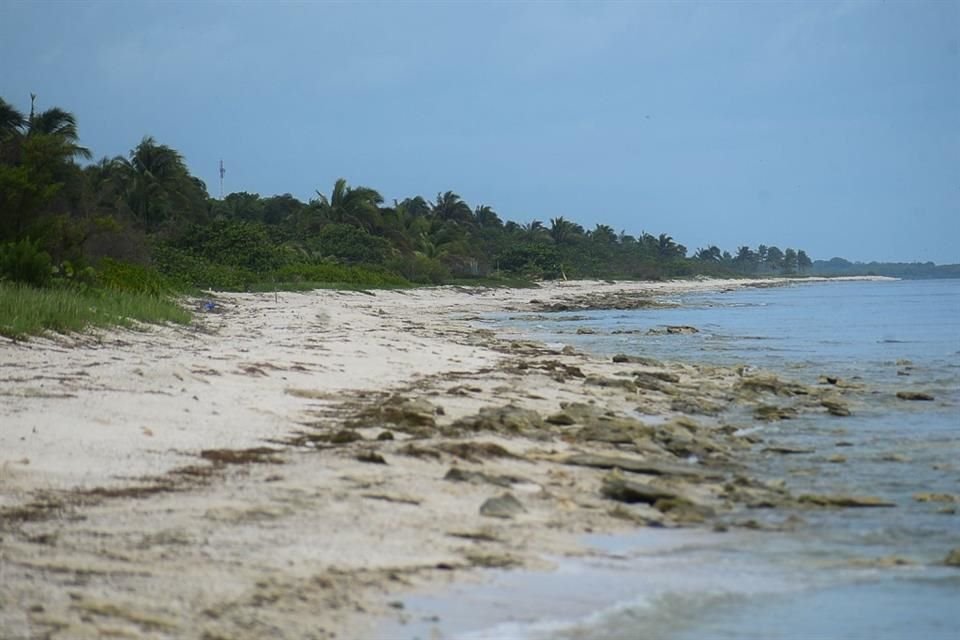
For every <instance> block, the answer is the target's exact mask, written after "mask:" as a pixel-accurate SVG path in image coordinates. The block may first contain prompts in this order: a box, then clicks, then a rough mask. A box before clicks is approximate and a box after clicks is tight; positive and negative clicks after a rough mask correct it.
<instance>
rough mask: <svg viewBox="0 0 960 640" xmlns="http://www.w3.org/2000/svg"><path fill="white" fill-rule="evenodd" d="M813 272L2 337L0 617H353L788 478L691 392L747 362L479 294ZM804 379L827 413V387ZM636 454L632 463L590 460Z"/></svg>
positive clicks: (233, 300) (121, 625)
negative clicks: (769, 472)
mask: <svg viewBox="0 0 960 640" xmlns="http://www.w3.org/2000/svg"><path fill="white" fill-rule="evenodd" d="M857 279H871V278H857ZM813 281H814V280H811V279H800V280H796V281H791V280H783V279H768V280H690V281H674V282H663V283H624V282H618V283H608V282H569V283H567V282H556V283H546V284H544V285H542V286H540V287H538V288H535V289H471V288H466V287H440V288H433V289H418V290H412V291H376V292H337V291H316V292H311V293H305V294H295V293H279V294H217V295H216V296H215V297H211V300H212V301H213V303H214V304H213V305H212V308H211V309H210V310H209V311H208V312H205V313H198V322H197V324H196V326H195V327H191V328H187V329H183V328H172V327H162V328H147V329H146V330H145V331H141V332H134V331H115V332H104V333H99V334H91V335H84V336H74V337H56V338H45V339H36V340H31V341H28V342H24V343H13V342H4V343H2V344H0V376H2V387H0V389H2V393H3V397H4V404H3V409H2V413H0V421H2V423H3V425H4V426H3V429H2V431H0V451H2V454H0V455H2V458H0V480H2V482H0V487H2V489H0V536H2V540H0V576H2V577H3V580H0V585H2V586H0V603H2V607H0V628H3V629H5V630H11V633H12V634H13V635H12V637H17V638H19V637H24V638H32V637H64V638H66V637H96V636H98V635H103V634H105V633H116V634H120V635H122V634H124V633H126V634H128V635H135V636H137V637H158V638H160V637H164V638H165V637H203V638H218V637H224V638H226V637H231V638H244V637H251V638H252V637H263V636H264V634H269V635H271V636H272V637H290V638H300V637H318V638H325V637H341V638H342V637H365V634H369V633H371V632H373V629H374V628H375V625H376V624H378V621H380V620H382V619H384V618H385V617H390V616H395V617H398V618H402V616H403V615H404V614H403V612H402V611H400V610H398V609H397V608H396V607H394V606H392V605H391V602H392V601H391V596H392V595H394V594H397V593H403V592H408V591H410V590H412V589H416V588H419V587H422V586H424V585H443V584H446V583H450V582H453V581H457V582H459V581H463V580H469V579H472V576H476V575H477V571H478V570H479V569H483V568H489V567H524V568H543V567H545V566H546V564H547V561H546V560H545V558H547V557H549V556H557V557H563V556H576V555H577V554H580V553H583V552H584V546H583V542H582V537H583V535H584V534H586V533H603V532H611V533H612V532H618V531H630V530H633V529H635V528H636V527H640V526H646V525H651V524H652V525H656V526H676V525H696V524H700V523H713V522H715V521H716V518H717V516H718V514H719V515H720V516H723V515H724V514H726V513H729V514H730V516H731V517H734V516H735V514H736V513H737V509H738V508H739V507H741V506H742V505H744V504H746V503H748V502H750V501H752V500H770V501H776V500H786V499H788V497H787V496H784V495H783V494H782V492H781V491H780V489H779V488H778V487H776V486H772V485H767V484H765V483H763V482H762V481H760V480H757V479H754V478H751V477H750V476H749V475H748V474H747V470H746V469H745V467H744V466H743V460H742V458H743V456H744V455H745V452H747V451H749V448H750V446H751V443H750V441H749V440H748V439H745V438H742V437H741V436H740V435H737V434H735V433H733V432H731V431H729V430H726V431H725V430H722V429H720V428H719V427H721V426H722V425H720V424H719V423H717V422H716V421H714V420H712V418H711V416H710V413H711V410H712V409H711V407H713V406H714V405H717V404H719V403H723V402H728V401H733V399H734V396H735V395H736V398H737V401H740V402H744V403H746V404H747V405H749V406H751V407H753V406H754V405H759V404H761V402H760V400H759V399H758V397H754V396H753V395H750V394H756V393H761V392H762V391H763V390H762V389H761V390H760V391H757V390H755V389H754V390H750V389H748V390H747V391H749V392H750V393H746V392H742V391H743V386H744V375H743V372H742V371H740V372H737V371H735V370H733V369H729V368H721V367H706V366H703V367H698V366H694V365H680V364H676V363H655V362H649V361H643V360H642V359H640V360H634V361H631V360H629V359H627V360H624V361H621V362H610V361H609V360H603V359H599V358H595V357H593V356H590V355H588V354H583V353H578V352H576V351H573V350H570V349H566V350H564V349H562V348H560V347H556V348H552V347H546V346H544V345H540V344H536V343H530V342H527V341H524V340H523V339H522V337H520V336H504V335H497V334H496V333H494V332H492V331H490V330H489V329H484V328H482V327H479V326H478V323H477V319H478V318H480V317H481V315H482V314H487V313H496V312H512V311H517V312H521V311H537V310H544V308H545V305H553V306H552V307H546V308H547V309H548V310H549V309H551V308H553V309H556V308H558V307H557V306H556V305H558V304H559V305H565V307H563V308H566V309H588V308H591V306H590V305H591V300H593V301H595V303H596V305H597V306H602V305H606V304H609V303H610V299H611V297H612V298H614V299H616V300H618V301H621V302H623V301H626V302H625V304H629V303H630V301H636V302H637V303H638V304H647V303H651V304H655V303H657V301H658V300H662V299H664V298H669V297H674V296H682V295H685V294H692V293H698V292H708V291H730V290H737V289H740V288H744V287H757V286H780V285H785V284H792V283H800V284H803V283H807V282H813ZM816 281H820V280H816ZM191 304H195V305H197V306H198V308H199V304H200V303H199V301H194V302H191ZM206 306H207V307H209V306H210V305H206ZM593 308H596V307H593ZM638 355H639V354H638ZM753 382H757V381H753ZM763 383H764V384H768V383H769V384H787V383H784V382H781V381H771V379H769V378H765V379H764V381H763ZM678 389H679V392H678V391H677V390H678ZM805 393H813V394H814V396H813V399H814V402H812V403H809V406H805V407H804V408H802V410H811V411H814V410H816V411H824V410H827V409H825V406H826V405H824V404H822V401H823V400H824V399H835V396H836V395H837V390H836V389H833V388H826V389H813V390H812V391H811V390H805ZM737 394H739V395H737ZM775 394H776V391H774V395H775ZM680 399H683V402H680ZM691 399H692V401H693V404H692V405H691V404H690V401H691ZM641 407H642V408H643V411H642V412H640V413H642V414H645V415H644V416H642V417H640V418H638V417H637V416H638V415H639V414H638V410H639V408H641ZM608 412H609V414H610V415H607V414H608ZM691 414H692V417H691ZM387 434H389V435H387ZM697 454H699V455H697ZM574 456H586V457H585V458H584V457H581V458H580V459H579V460H578V461H577V462H571V458H572V457H574ZM590 456H593V457H592V458H590ZM603 456H608V458H609V457H611V456H616V457H617V458H616V459H615V460H613V462H610V461H609V460H605V459H603ZM690 456H696V457H697V458H698V459H699V460H700V461H701V462H700V463H698V465H690V466H696V468H697V470H698V471H697V473H696V474H695V475H696V477H691V474H689V473H687V470H686V469H684V468H682V464H684V461H685V460H686V459H687V458H688V457H690ZM634 463H635V464H636V465H640V466H642V465H647V466H646V471H643V470H642V469H641V470H640V474H641V475H640V476H639V477H648V476H645V475H643V474H644V473H646V474H651V473H652V474H653V476H654V479H653V481H652V483H645V486H643V487H640V488H639V489H638V487H637V486H634V485H633V484H631V482H632V481H633V476H632V475H631V477H630V478H626V479H625V480H626V482H624V478H621V477H619V476H617V473H618V472H617V471H611V468H613V467H620V466H623V465H624V464H628V465H629V464H634ZM671 465H673V466H671ZM701 467H702V468H701ZM651 469H653V471H651ZM730 478H740V479H741V480H739V481H738V482H739V484H738V485H737V486H735V487H734V488H733V489H730V488H728V487H727V486H726V485H727V484H728V482H727V481H728V480H729V479H730ZM618 483H619V484H618ZM646 484H649V485H650V486H646ZM651 488H652V489H654V490H656V491H659V492H660V493H659V494H657V495H658V496H660V497H659V498H657V497H654V498H653V499H649V497H643V496H641V497H640V498H639V499H634V498H631V497H630V496H631V495H634V494H630V493H629V492H630V491H637V490H640V491H643V490H649V489H651ZM617 490H620V491H621V492H622V493H621V498H622V499H618V498H616V497H611V496H614V495H615V494H616V491H617ZM504 494H509V495H510V497H511V499H509V500H498V499H499V498H502V497H504ZM628 494H629V495H628ZM624 496H626V497H624ZM491 499H493V502H490V501H491ZM481 511H485V513H481Z"/></svg>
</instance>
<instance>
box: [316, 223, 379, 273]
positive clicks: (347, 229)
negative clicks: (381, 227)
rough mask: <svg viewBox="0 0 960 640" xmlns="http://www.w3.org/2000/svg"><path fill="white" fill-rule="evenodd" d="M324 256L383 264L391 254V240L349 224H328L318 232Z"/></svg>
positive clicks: (318, 239)
mask: <svg viewBox="0 0 960 640" xmlns="http://www.w3.org/2000/svg"><path fill="white" fill-rule="evenodd" d="M317 241H318V243H319V245H320V251H321V252H322V253H323V255H324V256H330V257H333V258H339V259H341V260H345V261H347V262H353V263H358V264H382V263H383V261H384V260H385V259H386V257H387V256H388V255H389V254H390V242H389V241H387V240H386V239H385V238H381V237H379V236H373V235H370V234H369V233H367V232H366V231H364V230H363V229H361V228H359V227H354V226H353V225H349V224H339V223H338V224H328V225H326V226H325V227H323V229H321V230H320V233H319V234H317Z"/></svg>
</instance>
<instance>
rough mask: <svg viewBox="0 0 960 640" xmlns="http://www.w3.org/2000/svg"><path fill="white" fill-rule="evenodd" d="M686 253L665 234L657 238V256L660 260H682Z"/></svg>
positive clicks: (684, 248) (685, 250) (683, 248)
mask: <svg viewBox="0 0 960 640" xmlns="http://www.w3.org/2000/svg"><path fill="white" fill-rule="evenodd" d="M686 253H687V248H686V247H684V246H683V245H681V244H677V243H676V242H674V240H673V238H671V237H670V236H668V235H667V234H665V233H661V234H660V235H659V236H658V237H657V255H658V256H659V257H660V258H661V259H662V260H669V259H670V258H682V257H684V256H685V255H686Z"/></svg>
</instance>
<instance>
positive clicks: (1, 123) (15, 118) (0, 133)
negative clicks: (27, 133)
mask: <svg viewBox="0 0 960 640" xmlns="http://www.w3.org/2000/svg"><path fill="white" fill-rule="evenodd" d="M26 126H27V119H26V117H24V115H23V114H22V113H20V111H19V110H17V108H16V107H14V106H13V105H12V104H10V103H9V102H7V101H6V100H4V99H3V98H0V141H2V140H6V139H7V138H12V137H13V136H16V135H19V134H21V133H22V132H23V130H24V129H25V128H26Z"/></svg>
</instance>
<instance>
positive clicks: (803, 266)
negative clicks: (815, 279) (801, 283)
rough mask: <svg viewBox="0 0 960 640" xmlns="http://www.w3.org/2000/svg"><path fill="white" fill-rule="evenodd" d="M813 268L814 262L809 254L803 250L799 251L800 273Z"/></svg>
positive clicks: (798, 265) (798, 267) (798, 266)
mask: <svg viewBox="0 0 960 640" xmlns="http://www.w3.org/2000/svg"><path fill="white" fill-rule="evenodd" d="M812 266H813V261H812V260H810V257H809V256H808V255H807V252H806V251H804V250H803V249H800V250H799V251H797V269H798V270H799V271H800V273H803V272H804V271H806V270H807V269H809V268H810V267H812Z"/></svg>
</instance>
